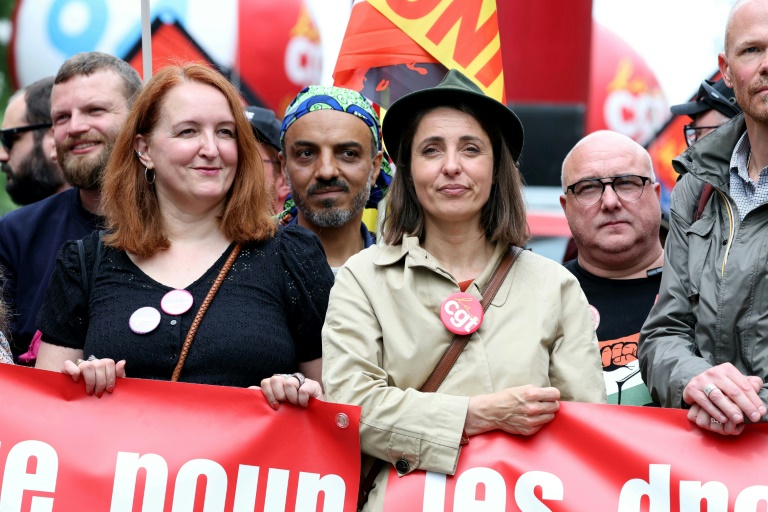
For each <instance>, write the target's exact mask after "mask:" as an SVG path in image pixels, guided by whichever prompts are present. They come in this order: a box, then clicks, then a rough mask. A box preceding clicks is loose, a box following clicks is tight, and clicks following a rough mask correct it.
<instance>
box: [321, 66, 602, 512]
mask: <svg viewBox="0 0 768 512" xmlns="http://www.w3.org/2000/svg"><path fill="white" fill-rule="evenodd" d="M384 141H385V143H386V146H387V149H388V151H389V152H390V154H391V155H392V156H393V157H394V158H395V161H396V163H397V172H396V174H395V178H394V182H393V186H392V188H391V190H390V195H389V199H388V201H389V208H390V210H389V212H388V216H387V218H386V221H385V228H384V236H385V241H386V242H387V244H388V245H387V246H384V247H372V248H370V249H367V250H365V251H363V252H361V253H359V254H358V255H356V256H354V257H353V258H351V259H350V260H349V261H348V262H347V264H346V265H345V266H344V267H343V268H342V269H341V270H340V272H339V273H338V275H337V278H336V283H335V285H334V287H333V289H332V291H331V298H330V303H329V308H328V313H327V315H326V321H325V325H324V327H323V381H324V387H325V391H326V397H327V400H329V401H333V402H344V403H351V404H355V405H359V406H362V418H361V425H360V436H361V443H362V450H363V452H364V453H365V454H367V455H370V456H372V457H375V458H378V459H382V460H384V461H386V462H388V463H389V464H392V465H394V466H395V469H396V470H397V471H398V473H399V474H400V475H405V474H407V473H409V472H411V471H413V470H415V469H421V470H427V471H436V472H440V473H448V474H452V473H454V471H455V469H456V464H457V461H458V457H459V452H460V444H461V438H462V434H464V433H465V434H466V435H468V436H470V438H471V436H472V435H476V434H480V433H483V432H488V431H491V430H497V429H498V430H503V431H506V432H509V433H510V434H519V435H530V434H533V433H535V432H536V431H538V430H539V429H540V428H541V427H542V426H543V425H545V424H546V423H548V422H549V421H552V419H553V418H554V417H555V415H556V413H557V410H558V408H559V403H558V401H559V400H572V401H584V402H604V401H605V385H604V383H603V375H602V369H601V363H600V358H599V355H598V350H597V340H596V338H595V331H594V327H593V324H592V320H591V318H590V314H589V311H588V305H587V302H586V299H585V298H584V295H583V293H582V291H581V288H580V287H579V284H578V282H577V281H576V280H575V279H574V278H573V276H571V274H570V273H569V272H568V271H566V270H565V269H563V268H562V267H561V266H560V265H558V264H557V263H555V262H553V261H550V260H547V259H545V258H543V257H541V256H537V255H535V254H533V253H531V252H529V251H523V252H522V254H521V255H520V256H519V257H518V259H517V261H516V262H515V263H514V265H513V267H512V269H511V271H510V273H509V274H508V276H507V277H506V279H505V280H504V282H503V284H502V285H501V288H500V289H499V291H498V293H497V294H496V296H495V298H494V299H493V301H492V302H491V304H490V306H489V307H488V310H487V311H486V313H485V316H484V319H483V320H482V323H481V324H480V327H479V329H478V330H477V331H475V332H474V334H472V337H471V338H470V340H469V343H468V344H467V345H466V348H464V350H463V352H461V354H460V355H459V357H458V360H457V362H456V364H455V365H454V366H453V368H452V369H451V370H450V372H449V373H448V374H447V376H446V378H445V380H444V381H443V383H442V384H441V386H440V387H439V389H438V391H437V392H436V393H424V392H420V391H416V390H417V389H419V388H420V387H421V386H422V384H423V383H424V381H425V380H426V379H427V377H429V375H430V373H431V372H432V370H433V369H434V368H435V365H436V364H437V362H438V360H439V359H440V357H441V356H442V355H443V353H444V352H445V350H446V348H447V347H448V346H449V344H450V343H451V340H452V338H453V334H452V332H450V331H449V330H448V328H447V327H448V326H449V323H445V324H444V321H443V320H441V314H440V313H441V311H443V309H444V306H445V304H447V302H446V299H447V298H448V297H449V296H451V295H452V294H456V293H458V292H459V291H460V290H462V291H463V290H466V292H467V293H469V294H470V295H472V296H474V297H481V292H480V291H481V290H482V289H483V287H484V286H485V284H486V283H487V282H488V281H489V280H490V278H491V275H492V274H493V272H494V270H495V269H496V267H497V266H498V264H499V261H500V260H501V259H502V257H503V256H504V254H505V253H506V252H507V250H508V248H509V246H510V245H516V246H521V245H523V244H524V243H525V242H526V239H527V226H526V220H525V208H524V205H523V200H522V197H521V179H520V174H519V172H518V169H517V166H516V164H515V162H516V160H517V159H518V158H519V156H520V151H521V149H522V144H523V130H522V125H521V124H520V121H519V120H518V119H517V117H516V116H515V114H514V113H512V111H511V110H509V109H508V108H507V107H505V106H504V105H502V104H501V103H499V102H497V101H496V100H493V99H491V98H489V97H487V96H485V95H484V94H483V93H482V92H481V91H480V89H479V88H478V87H477V86H475V85H474V84H473V83H472V82H471V81H470V80H469V79H467V78H466V77H464V76H463V75H461V74H460V73H458V72H456V71H451V72H450V73H449V74H448V75H447V76H446V78H445V79H444V80H443V82H441V84H440V85H438V86H437V87H435V88H432V89H427V90H423V91H418V92H415V93H412V94H410V95H408V96H405V97H403V98H401V99H400V100H398V101H397V102H395V103H394V104H393V105H392V107H391V108H390V110H389V111H388V112H387V115H386V117H385V118H384ZM454 297H455V296H454ZM454 309H455V308H454ZM386 467H387V468H388V467H389V465H387V466H386ZM366 470H367V468H364V471H366ZM388 472H389V471H388V469H387V470H386V471H381V472H380V474H379V475H378V477H377V479H376V486H375V488H374V489H373V491H372V493H371V494H370V499H369V501H368V504H367V506H366V508H365V510H380V509H381V506H382V502H383V495H384V492H385V488H386V479H387V474H388Z"/></svg>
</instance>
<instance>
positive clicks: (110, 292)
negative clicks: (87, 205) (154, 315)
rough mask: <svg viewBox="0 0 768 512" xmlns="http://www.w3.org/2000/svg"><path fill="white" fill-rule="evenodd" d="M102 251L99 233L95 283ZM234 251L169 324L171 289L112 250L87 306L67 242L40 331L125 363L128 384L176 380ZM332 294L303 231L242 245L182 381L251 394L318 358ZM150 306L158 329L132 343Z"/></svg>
mask: <svg viewBox="0 0 768 512" xmlns="http://www.w3.org/2000/svg"><path fill="white" fill-rule="evenodd" d="M97 243H98V232H96V233H94V234H92V235H90V236H88V237H87V238H85V239H84V246H85V247H84V248H85V260H86V267H87V269H88V273H89V274H90V273H91V272H93V264H94V257H95V253H96V247H97ZM232 247H233V245H231V246H230V247H229V248H228V249H227V250H226V251H225V252H224V253H223V254H222V255H221V257H220V258H219V259H218V260H217V261H216V263H215V264H214V265H213V266H212V267H211V268H209V269H208V270H207V271H206V272H205V274H203V275H202V276H201V277H200V278H199V279H198V280H197V281H195V282H194V283H192V284H191V285H190V286H188V287H187V288H186V290H187V291H189V292H190V293H191V294H192V296H193V297H194V304H193V305H192V308H190V310H189V311H187V312H186V313H184V314H182V315H179V316H172V315H169V314H167V313H165V312H164V311H163V310H162V308H161V307H160V300H161V299H162V297H163V295H165V294H166V293H167V292H168V291H170V290H171V289H172V288H170V287H168V286H165V285H163V284H160V283H158V282H157V281H155V280H153V279H152V278H150V277H149V276H147V275H146V274H144V272H142V271H141V270H140V269H139V268H138V267H137V266H136V265H135V264H134V263H133V262H132V261H131V259H130V258H129V257H128V255H127V254H126V253H125V252H123V251H118V250H114V249H110V248H108V247H104V252H103V255H102V258H101V261H100V263H99V266H98V268H97V269H96V273H95V276H94V280H93V288H92V290H91V295H90V299H88V298H87V297H85V296H84V287H83V280H82V277H81V264H80V258H79V254H78V250H77V243H76V242H67V243H66V244H65V245H64V246H63V247H62V249H61V251H60V252H59V255H58V258H57V261H56V269H55V271H54V274H53V277H52V278H51V283H50V286H49V288H48V291H47V294H46V297H45V302H44V303H43V306H42V308H41V309H40V314H39V315H38V318H37V324H38V328H39V329H40V330H41V331H42V332H43V339H44V341H46V342H47V343H51V344H54V345H60V346H63V347H70V348H77V349H83V352H84V354H85V356H88V355H91V354H93V355H95V356H96V357H98V358H105V357H106V358H111V359H114V360H115V361H118V360H120V359H125V360H126V373H127V375H128V376H129V377H136V378H146V379H158V380H169V379H170V378H171V374H172V373H173V369H174V367H175V365H176V362H177V361H178V359H179V352H180V351H181V347H182V345H183V344H184V339H185V337H186V335H187V332H188V331H189V327H190V325H191V323H192V320H193V319H194V317H195V314H196V313H197V310H198V308H199V307H200V304H201V303H202V301H203V299H204V298H205V296H206V294H207V293H208V290H209V289H210V288H211V284H212V283H213V281H214V280H215V279H216V277H217V276H218V274H219V271H220V270H221V267H222V266H223V265H224V262H225V261H226V259H227V256H229V253H230V251H231V250H232ZM89 277H90V276H89ZM332 285H333V274H332V273H331V270H330V268H329V267H328V263H327V262H326V258H325V253H324V251H323V248H322V245H321V244H320V241H319V240H318V239H317V237H315V235H314V234H312V233H311V232H309V231H308V230H306V229H304V228H301V227H298V226H296V227H288V228H281V229H280V230H279V231H278V232H277V234H276V235H275V236H274V237H273V238H272V239H270V240H267V241H265V242H255V243H250V244H245V245H244V246H243V248H242V251H241V252H240V255H239V256H238V257H237V260H235V263H234V265H233V266H232V268H231V269H230V271H229V273H228V274H227V277H226V279H225V280H224V282H223V283H222V285H221V288H220V289H219V291H218V293H217V294H216V297H215V298H214V299H213V301H212V302H211V305H210V307H209V308H208V312H207V313H206V314H205V316H204V317H203V320H202V322H201V324H200V327H199V329H198V331H197V335H196V336H195V338H194V340H193V342H192V346H191V348H190V351H189V355H188V356H187V360H186V362H185V364H184V368H183V370H182V372H181V378H180V380H181V381H186V382H196V383H202V384H218V385H226V386H240V387H245V386H251V385H258V384H259V382H260V381H261V379H263V378H265V377H269V376H271V375H272V374H274V373H291V372H295V371H297V368H298V366H297V365H298V363H299V362H304V361H311V360H313V359H317V358H318V357H320V356H321V340H320V331H321V329H322V326H323V322H324V320H325V310H326V309H327V306H328V295H329V293H330V290H331V286H332ZM144 306H152V307H154V308H156V309H157V310H158V311H160V314H161V320H160V325H159V326H158V327H157V328H156V329H155V330H153V331H151V332H149V333H147V334H135V333H134V332H132V331H131V329H130V328H129V326H128V319H129V318H130V316H131V314H132V313H133V312H134V311H136V310H137V309H139V308H141V307H144Z"/></svg>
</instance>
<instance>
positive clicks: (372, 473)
mask: <svg viewBox="0 0 768 512" xmlns="http://www.w3.org/2000/svg"><path fill="white" fill-rule="evenodd" d="M521 252H523V250H522V249H521V248H520V247H515V246H514V245H511V246H510V247H509V249H508V250H507V252H506V254H504V257H503V258H502V260H501V262H500V263H499V266H498V267H496V270H494V271H493V275H492V276H491V280H490V281H488V284H486V285H485V287H484V288H483V290H482V292H481V293H482V295H483V298H482V300H481V301H480V305H482V306H483V312H485V311H486V310H487V309H488V306H489V305H490V304H491V302H492V301H493V298H494V297H495V296H496V292H498V291H499V288H501V285H502V283H503V282H504V279H506V277H507V275H508V274H509V270H510V269H511V268H512V265H513V264H514V263H515V261H517V257H518V256H520V253H521ZM471 337H472V335H456V336H454V338H453V340H452V341H451V344H450V345H449V346H448V348H447V349H446V350H445V353H444V354H443V357H441V358H440V361H438V362H437V366H435V369H434V370H432V373H431V374H430V376H429V377H428V378H427V381H426V382H425V383H424V384H423V385H422V386H421V388H419V391H421V392H423V393H434V392H435V391H437V388H439V387H440V384H442V383H443V380H445V377H446V376H447V375H448V372H450V371H451V368H453V365H454V364H456V361H457V360H458V359H459V355H461V353H462V352H463V351H464V347H466V346H467V342H469V339H470V338H471ZM462 439H463V435H462ZM384 464H385V463H384V461H383V460H381V459H376V460H375V461H374V462H373V466H371V469H370V470H369V471H368V474H367V475H365V479H364V480H363V481H362V482H361V483H360V492H359V494H358V496H357V509H358V510H362V508H363V505H365V503H366V502H367V501H368V495H369V494H370V493H371V491H372V490H373V487H374V484H373V482H374V480H376V476H377V475H378V474H379V472H380V471H381V468H382V467H384Z"/></svg>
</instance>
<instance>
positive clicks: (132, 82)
mask: <svg viewBox="0 0 768 512" xmlns="http://www.w3.org/2000/svg"><path fill="white" fill-rule="evenodd" d="M140 88H141V78H140V77H139V74H138V73H137V72H136V71H135V70H134V69H133V68H131V66H130V65H129V64H128V63H126V62H124V61H122V60H120V59H118V58H116V57H113V56H111V55H107V54H104V53H99V52H87V53H79V54H77V55H75V56H73V57H71V58H70V59H68V60H67V61H66V62H64V64H62V66H61V68H59V71H58V74H57V75H56V78H55V80H54V86H53V91H52V93H51V120H52V122H53V138H54V141H55V146H56V154H57V156H58V162H59V165H60V167H61V169H62V171H63V172H64V176H65V178H66V180H67V181H68V182H69V183H70V184H72V185H73V188H71V189H69V190H65V191H64V192H61V193H59V194H56V195H53V196H51V197H49V198H47V199H44V200H42V201H39V202H37V203H34V204H30V205H28V206H25V207H23V208H20V209H18V210H14V211H12V212H10V213H9V214H7V215H6V216H4V217H3V218H2V219H0V267H2V268H3V269H4V270H5V273H6V277H7V280H6V285H5V290H4V294H5V298H6V300H7V301H8V305H9V306H10V311H11V315H12V316H11V320H12V322H11V329H10V333H11V338H12V339H11V348H12V351H13V355H14V359H17V360H20V361H21V362H24V363H31V362H33V361H34V356H35V355H36V349H35V348H34V347H30V348H31V349H32V350H31V351H30V352H29V353H27V354H23V355H22V356H21V359H19V357H20V355H21V353H22V352H23V351H24V349H26V348H27V346H29V345H30V341H32V339H33V336H34V334H35V318H36V316H37V311H38V309H39V307H40V305H41V304H42V301H43V298H44V296H45V291H46V288H47V287H48V281H49V280H50V277H51V274H52V272H53V268H54V263H55V260H56V254H57V253H58V251H59V248H60V247H61V245H62V244H63V243H64V242H66V241H68V240H77V239H80V238H83V237H85V236H86V235H88V234H89V233H91V232H92V231H93V230H94V229H97V228H98V227H99V224H100V219H99V217H98V216H97V212H98V208H99V180H100V178H101V174H102V171H103V169H104V167H105V166H106V163H107V160H108V159H109V154H110V152H111V150H112V146H113V144H114V142H115V139H116V138H117V135H118V133H120V130H121V129H122V126H123V123H124V122H125V120H126V118H127V117H128V112H129V110H130V107H131V104H132V102H133V98H134V96H135V94H136V93H137V91H138V90H139V89H140Z"/></svg>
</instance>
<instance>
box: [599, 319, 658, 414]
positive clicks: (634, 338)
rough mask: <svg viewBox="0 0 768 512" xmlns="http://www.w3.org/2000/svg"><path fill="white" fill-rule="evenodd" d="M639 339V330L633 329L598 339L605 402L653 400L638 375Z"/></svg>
mask: <svg viewBox="0 0 768 512" xmlns="http://www.w3.org/2000/svg"><path fill="white" fill-rule="evenodd" d="M639 339H640V333H636V334H632V335H630V336H624V337H623V338H619V339H615V340H607V341H600V342H599V343H598V346H599V347H600V357H601V359H602V361H603V376H604V377H605V389H606V391H607V393H608V403H609V404H622V405H646V404H650V403H651V402H653V400H652V399H651V395H650V393H649V392H648V388H647V387H646V385H645V383H643V378H642V377H641V375H640V362H639V361H638V360H637V342H638V340H639Z"/></svg>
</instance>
